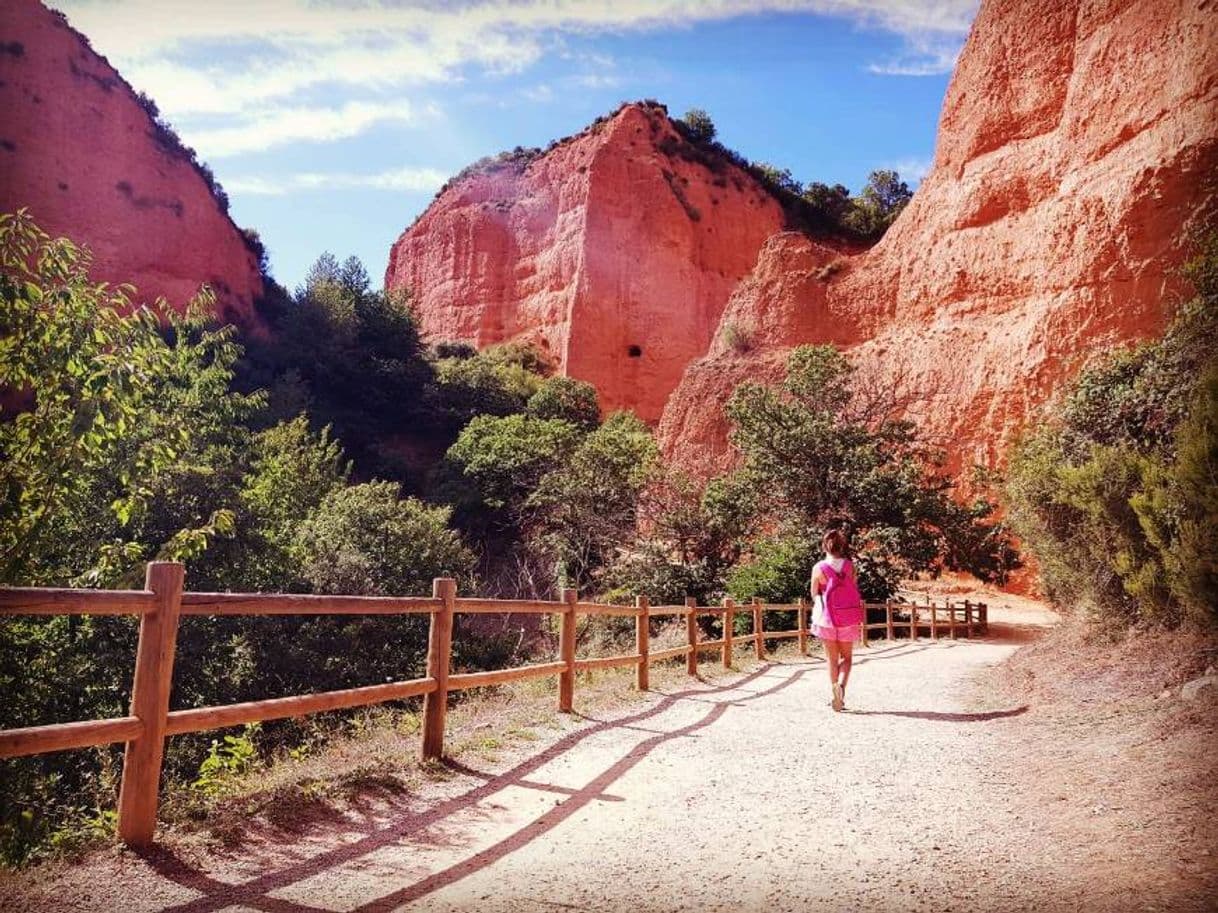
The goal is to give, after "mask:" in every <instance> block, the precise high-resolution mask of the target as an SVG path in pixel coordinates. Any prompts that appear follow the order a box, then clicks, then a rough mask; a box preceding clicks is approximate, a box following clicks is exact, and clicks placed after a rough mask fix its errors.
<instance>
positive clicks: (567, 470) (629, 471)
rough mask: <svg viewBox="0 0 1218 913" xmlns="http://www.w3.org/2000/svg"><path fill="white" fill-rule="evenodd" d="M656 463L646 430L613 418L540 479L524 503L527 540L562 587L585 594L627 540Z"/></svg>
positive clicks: (621, 416)
mask: <svg viewBox="0 0 1218 913" xmlns="http://www.w3.org/2000/svg"><path fill="white" fill-rule="evenodd" d="M505 421H506V420H505ZM658 462H659V449H658V448H657V447H656V444H655V441H654V439H653V438H652V436H651V433H650V432H649V431H648V430H647V426H646V425H644V424H643V423H642V422H641V421H640V420H639V419H638V418H637V417H636V416H635V415H634V413H632V412H615V413H614V414H612V415H610V416H609V417H608V418H607V419H606V420H605V423H604V424H603V425H602V426H601V427H600V428H597V429H596V430H595V431H593V432H591V433H590V434H588V436H587V437H585V438H584V439H583V440H582V441H581V442H580V443H579V445H578V446H577V447H576V448H575V449H574V451H573V452H572V453H571V454H570V456H569V457H568V458H567V459H565V460H563V461H561V462H560V463H558V464H557V465H556V466H555V467H554V468H553V469H551V470H550V471H549V472H548V473H546V474H545V475H544V476H542V477H541V478H540V480H539V481H538V484H537V486H536V488H535V489H534V491H533V492H532V493H531V494H530V495H529V496H528V499H527V502H526V507H527V510H528V512H529V515H530V516H529V519H528V528H529V536H530V539H531V541H532V543H533V545H534V547H535V548H536V549H538V550H539V551H540V552H541V553H542V554H544V555H546V556H548V557H550V558H551V560H552V561H553V562H554V566H555V567H556V568H557V569H558V574H557V576H558V580H559V582H560V583H561V584H562V585H565V586H574V587H578V588H581V589H584V590H585V591H587V590H588V589H589V588H590V587H592V586H593V584H594V583H595V581H596V580H597V577H598V575H599V573H600V572H601V571H602V570H603V569H604V568H605V567H606V566H607V565H608V564H609V563H610V562H611V561H612V559H613V557H614V555H615V553H616V550H617V549H618V548H620V547H621V546H622V545H623V544H624V543H627V542H629V541H630V540H631V539H632V538H633V537H634V533H635V528H636V526H637V523H638V504H639V496H640V494H641V493H642V491H643V489H644V487H645V486H646V485H647V483H648V482H649V481H651V479H652V478H653V476H654V473H655V471H656V468H657V465H658Z"/></svg>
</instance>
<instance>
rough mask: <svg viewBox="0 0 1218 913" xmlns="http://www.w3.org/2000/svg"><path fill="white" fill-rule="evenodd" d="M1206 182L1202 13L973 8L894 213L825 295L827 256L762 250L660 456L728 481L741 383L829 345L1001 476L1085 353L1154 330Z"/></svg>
mask: <svg viewBox="0 0 1218 913" xmlns="http://www.w3.org/2000/svg"><path fill="white" fill-rule="evenodd" d="M1216 164H1218V12H1216V11H1215V9H1214V7H1213V4H1212V3H1208V2H1204V0H1140V2H1128V0H1124V2H1122V0H1102V2H1088V3H1083V2H1067V0H1003V2H996V0H989V2H986V3H984V4H983V5H982V8H981V11H980V13H979V14H978V16H977V20H976V22H975V23H974V25H973V30H972V34H971V35H970V37H969V40H968V43H967V45H966V47H965V49H964V52H963V53H962V55H961V57H960V62H959V64H958V67H957V69H956V72H955V74H954V76H953V78H952V81H951V85H950V87H949V89H948V92H947V97H946V99H945V101H944V105H943V113H942V117H941V119H940V125H939V136H938V146H937V149H936V155H935V161H934V166H933V168H932V170H931V172H930V174H929V175H928V176H927V177H926V179H925V181H924V182H923V184H922V186H921V187H920V188H919V190H918V193H917V195H916V196H915V198H914V200H913V201H912V203H911V204H910V206H909V207H908V209H907V210H906V211H905V212H904V213H903V214H902V215H901V217H900V218H899V219H898V220H897V222H896V224H895V225H894V226H893V228H892V229H891V230H890V231H889V233H888V234H887V235H886V236H885V237H884V239H883V240H882V241H881V242H880V244H878V245H877V246H876V247H875V248H873V249H872V250H870V251H868V252H866V253H864V254H862V255H860V256H857V257H854V258H840V264H841V269H840V271H839V272H838V273H837V274H835V275H833V276H832V277H830V278H829V279H828V283H827V285H826V286H824V287H820V286H817V285H816V283H815V281H813V280H811V279H809V278H808V276H809V270H810V269H815V266H816V264H818V263H822V262H827V261H828V255H827V254H826V253H825V252H824V251H820V250H818V249H817V247H816V245H814V244H812V243H810V242H807V241H805V240H802V239H798V238H790V239H786V238H783V239H782V240H781V243H776V242H777V241H779V239H774V240H772V241H771V242H770V243H769V244H767V245H766V247H765V248H764V249H763V251H762V254H761V256H760V258H759V260H758V263H757V265H756V267H755V269H754V271H753V274H752V276H751V277H750V278H749V279H748V280H746V281H745V282H744V283H742V285H741V286H740V287H739V288H738V289H737V291H736V293H735V295H734V296H733V299H732V302H731V304H730V305H729V306H728V308H727V310H726V312H725V313H724V316H723V321H724V323H725V324H726V323H728V322H729V321H730V322H731V323H732V324H733V325H734V326H736V327H738V328H744V331H745V332H746V333H747V331H748V329H749V328H753V327H755V328H758V329H759V332H758V333H757V338H758V343H759V344H758V345H757V346H756V347H755V348H753V349H752V350H750V351H748V352H743V353H742V352H737V351H733V350H731V349H730V348H725V347H712V349H711V351H710V352H709V353H708V355H707V356H706V357H705V358H703V359H702V360H700V361H698V362H696V363H694V364H693V365H691V366H690V368H689V370H688V371H687V372H686V375H685V377H684V379H683V380H682V384H681V386H680V387H679V388H678V390H677V391H676V393H675V394H674V395H673V396H672V398H671V399H670V401H669V404H668V406H667V409H666V410H665V414H664V417H663V420H662V422H661V424H660V435H661V438H662V440H663V443H664V446H665V449H666V451H667V452H668V453H669V454H670V455H672V456H675V457H676V458H677V459H678V460H680V461H681V462H683V463H684V464H686V465H687V466H690V467H697V468H702V469H704V470H707V471H710V470H714V469H719V468H722V467H723V466H725V465H726V464H727V463H728V462H729V461H730V458H729V455H728V454H727V448H726V444H725V437H726V431H727V429H726V426H725V421H724V419H723V415H722V411H721V408H720V406H721V403H722V402H723V401H724V399H725V398H726V397H727V395H728V394H729V393H730V391H731V389H732V388H733V386H734V385H735V383H737V382H738V381H739V379H741V378H743V377H747V376H751V375H752V374H753V373H754V372H760V373H767V372H768V373H770V374H774V373H776V372H777V371H778V370H780V366H781V364H782V362H783V361H784V360H785V357H786V355H787V353H788V352H789V350H790V347H792V346H794V345H798V344H801V343H811V342H826V341H827V342H834V343H837V344H839V345H843V346H846V347H849V348H850V351H851V353H852V355H853V356H854V358H855V360H856V362H857V363H858V364H860V365H865V366H867V367H868V368H871V369H879V370H881V371H885V372H887V373H888V374H889V375H898V374H899V375H903V376H904V377H905V378H906V380H907V382H908V383H910V384H911V385H912V386H913V387H916V388H918V389H921V390H923V391H925V392H926V393H927V394H929V398H928V400H927V401H926V402H925V403H924V405H923V407H922V409H921V410H920V415H919V418H920V419H921V420H922V422H923V424H924V426H925V427H927V428H928V430H929V431H931V432H932V433H934V434H936V435H937V436H938V437H939V438H940V439H941V440H942V441H943V442H944V443H945V444H946V446H947V449H948V453H949V455H950V457H951V459H952V464H953V466H954V467H955V468H960V467H961V466H963V465H967V464H969V463H972V462H977V463H982V464H986V465H993V464H995V463H997V462H1001V459H1002V452H1003V449H1004V445H1005V444H1006V443H1007V442H1008V441H1009V439H1010V437H1011V435H1012V434H1013V432H1015V431H1016V430H1018V428H1019V427H1020V426H1021V425H1022V424H1023V423H1024V422H1025V421H1026V419H1027V418H1028V416H1029V414H1030V412H1031V411H1032V410H1033V409H1034V408H1036V407H1037V406H1038V405H1039V404H1040V403H1042V402H1044V400H1045V399H1046V398H1047V397H1049V396H1050V395H1051V393H1052V392H1053V391H1054V390H1055V389H1056V388H1058V387H1059V386H1060V385H1061V384H1062V382H1063V381H1065V380H1067V379H1068V378H1070V377H1071V376H1073V374H1074V372H1075V371H1076V370H1077V368H1078V366H1079V364H1080V363H1081V362H1082V361H1083V360H1084V359H1085V357H1086V356H1087V355H1088V353H1090V352H1092V351H1094V350H1096V349H1097V348H1100V347H1104V346H1109V345H1112V344H1115V343H1122V342H1127V341H1131V340H1136V339H1140V338H1145V337H1147V336H1150V335H1153V334H1155V333H1157V332H1159V331H1160V330H1161V328H1162V326H1163V323H1164V320H1165V317H1166V314H1165V313H1164V308H1163V302H1164V300H1165V299H1167V300H1171V298H1172V296H1173V294H1174V293H1175V292H1177V291H1180V286H1179V283H1178V280H1177V279H1176V277H1175V275H1174V272H1175V270H1176V268H1177V267H1178V266H1179V264H1180V263H1181V262H1182V260H1183V259H1185V258H1186V255H1187V249H1188V248H1187V235H1188V227H1187V226H1188V223H1189V221H1190V218H1191V217H1192V216H1194V215H1195V214H1196V213H1198V212H1200V211H1202V210H1205V209H1207V208H1209V207H1210V206H1211V204H1212V202H1213V200H1214V194H1215V187H1214V185H1213V179H1214V177H1215V166H1216ZM788 268H789V269H791V270H793V272H794V275H793V276H791V277H787V278H785V279H781V280H777V279H776V278H775V277H781V275H782V273H783V272H784V270H786V269H788ZM775 321H777V322H778V327H780V329H776V328H775V325H774V324H775ZM843 324H846V325H847V326H846V327H844V326H843Z"/></svg>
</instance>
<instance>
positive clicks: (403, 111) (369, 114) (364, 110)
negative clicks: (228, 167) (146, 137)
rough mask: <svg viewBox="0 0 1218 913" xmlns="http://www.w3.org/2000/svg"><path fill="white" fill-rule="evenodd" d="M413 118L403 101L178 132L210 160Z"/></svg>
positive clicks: (290, 111)
mask: <svg viewBox="0 0 1218 913" xmlns="http://www.w3.org/2000/svg"><path fill="white" fill-rule="evenodd" d="M414 119H415V112H414V110H413V108H412V107H411V106H410V104H409V103H407V102H404V101H402V102H392V103H389V104H377V103H373V102H359V101H357V102H350V103H348V104H345V105H343V106H342V107H340V108H280V109H278V110H271V111H268V112H267V113H266V114H264V115H261V116H259V115H257V114H253V115H252V116H249V117H245V118H243V122H242V123H240V124H238V125H237V126H232V127H217V128H213V129H196V130H191V129H189V128H186V129H183V130H182V135H183V138H184V139H185V140H186V142H187V143H189V144H190V145H193V146H196V147H198V148H199V149H204V150H206V152H207V155H208V156H209V157H211V158H223V157H225V156H229V155H238V154H240V153H243V152H258V151H262V150H264V149H270V148H273V147H275V146H282V145H286V144H288V143H297V142H329V141H333V140H339V139H346V138H348V137H352V136H358V135H359V134H361V133H363V132H364V131H365V130H367V129H369V128H370V127H372V126H374V125H376V124H380V123H391V122H398V123H406V122H410V121H412V120H414Z"/></svg>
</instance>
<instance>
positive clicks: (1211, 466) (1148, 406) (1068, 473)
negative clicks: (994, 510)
mask: <svg viewBox="0 0 1218 913" xmlns="http://www.w3.org/2000/svg"><path fill="white" fill-rule="evenodd" d="M1199 246H1200V251H1199V254H1198V256H1197V257H1196V258H1194V259H1193V260H1192V261H1191V262H1190V263H1189V265H1188V267H1187V269H1186V271H1185V273H1186V275H1187V277H1188V278H1190V279H1191V280H1192V282H1193V285H1194V288H1195V289H1196V292H1197V294H1196V296H1195V297H1194V298H1192V299H1191V300H1189V301H1188V302H1186V303H1184V304H1183V305H1182V306H1180V308H1179V309H1178V311H1177V313H1176V315H1175V317H1174V318H1173V319H1172V321H1171V323H1170V324H1169V325H1168V328H1167V330H1166V332H1165V333H1164V335H1163V336H1162V338H1160V339H1158V340H1156V341H1153V342H1148V343H1143V344H1142V345H1139V346H1135V347H1132V348H1127V349H1118V350H1114V351H1112V352H1109V353H1106V354H1105V355H1103V356H1101V357H1100V358H1098V359H1097V360H1096V361H1095V362H1093V363H1092V364H1091V365H1089V366H1088V367H1087V368H1086V369H1085V370H1084V371H1083V372H1082V373H1081V374H1080V375H1079V376H1078V378H1077V379H1076V381H1075V382H1074V384H1073V386H1072V387H1071V388H1070V389H1069V390H1068V391H1067V394H1066V396H1065V397H1064V398H1063V400H1062V401H1061V404H1060V405H1059V406H1056V407H1054V408H1051V409H1050V410H1049V411H1048V412H1047V414H1046V415H1045V416H1044V417H1043V419H1042V421H1041V422H1039V423H1038V424H1037V425H1035V426H1034V428H1033V430H1031V431H1030V432H1029V433H1028V434H1026V435H1025V436H1024V437H1023V439H1022V440H1020V441H1019V442H1018V444H1017V446H1016V447H1015V448H1014V450H1013V452H1012V456H1011V460H1010V467H1009V471H1008V478H1007V483H1006V493H1007V498H1008V500H1009V502H1010V515H1011V519H1012V522H1013V523H1014V525H1015V528H1016V530H1017V531H1018V533H1019V535H1020V536H1021V538H1023V540H1024V541H1025V542H1026V543H1027V546H1028V548H1029V549H1030V550H1031V551H1032V552H1033V553H1035V554H1036V556H1037V559H1038V561H1039V563H1040V565H1041V576H1042V579H1043V580H1044V583H1045V587H1046V589H1047V590H1048V592H1049V595H1050V596H1051V597H1052V598H1053V599H1054V600H1055V601H1056V602H1058V603H1059V604H1060V605H1062V606H1063V607H1066V608H1072V609H1077V610H1081V611H1082V612H1084V613H1085V614H1088V615H1089V616H1091V617H1092V618H1094V619H1095V620H1097V621H1099V622H1102V623H1107V624H1112V625H1115V626H1120V627H1124V626H1126V625H1128V624H1131V623H1145V624H1162V625H1174V624H1177V623H1179V622H1180V621H1181V620H1182V619H1184V618H1186V617H1191V618H1194V619H1196V620H1199V621H1210V622H1212V621H1213V619H1214V617H1215V608H1214V607H1215V600H1214V595H1215V592H1216V587H1215V568H1216V567H1218V545H1215V538H1214V535H1213V529H1214V524H1215V518H1216V516H1218V511H1216V506H1215V496H1214V491H1215V486H1214V478H1215V475H1214V473H1215V467H1216V466H1218V429H1216V427H1215V425H1216V423H1215V410H1216V408H1218V407H1216V406H1215V396H1216V392H1218V391H1216V388H1218V378H1216V375H1218V368H1216V367H1215V365H1216V364H1218V362H1216V361H1215V358H1214V355H1213V339H1214V336H1215V334H1216V333H1218V234H1216V233H1214V232H1213V231H1212V230H1210V231H1208V232H1207V233H1205V234H1203V235H1202V236H1201V238H1200V245H1199Z"/></svg>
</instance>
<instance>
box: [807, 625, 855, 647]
mask: <svg viewBox="0 0 1218 913" xmlns="http://www.w3.org/2000/svg"><path fill="white" fill-rule="evenodd" d="M861 629H862V625H841V626H840V627H836V628H835V627H832V626H829V625H813V627H812V633H813V634H815V635H816V636H817V637H819V638H820V639H821V640H833V641H837V642H838V643H843V642H845V643H854V642H855V641H856V640H858V639H859V638H860V637H861V634H862V632H861Z"/></svg>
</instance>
